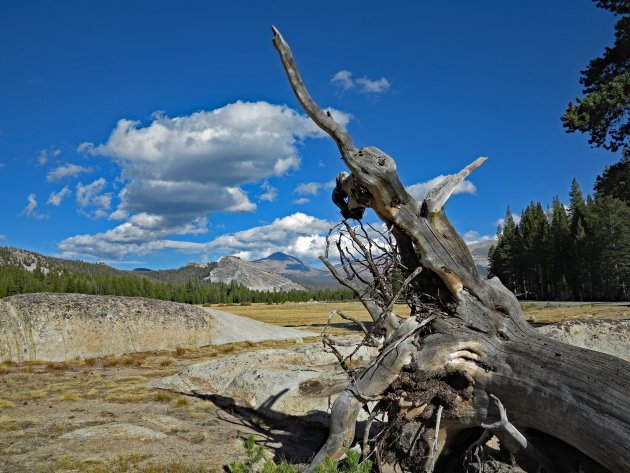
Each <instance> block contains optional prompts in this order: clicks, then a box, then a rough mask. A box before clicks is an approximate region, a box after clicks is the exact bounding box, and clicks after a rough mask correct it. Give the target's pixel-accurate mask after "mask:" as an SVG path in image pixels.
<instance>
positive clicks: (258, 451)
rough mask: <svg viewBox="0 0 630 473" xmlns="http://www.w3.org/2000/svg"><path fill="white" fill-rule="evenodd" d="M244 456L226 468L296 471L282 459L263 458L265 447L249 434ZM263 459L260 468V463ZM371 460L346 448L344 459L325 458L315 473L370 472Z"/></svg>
mask: <svg viewBox="0 0 630 473" xmlns="http://www.w3.org/2000/svg"><path fill="white" fill-rule="evenodd" d="M243 446H244V447H245V454H246V458H245V460H244V461H242V462H236V461H234V462H230V464H229V465H228V469H229V470H230V472H231V473H253V472H254V471H260V473H297V470H296V468H295V466H293V465H291V464H290V463H287V462H286V461H285V460H283V461H282V462H281V463H279V464H276V463H274V462H273V461H272V460H265V449H264V447H263V446H262V445H256V442H255V441H254V436H253V435H250V436H249V437H247V440H245V442H243ZM263 461H264V464H263V465H262V468H260V464H261V463H262V462H263ZM371 471H372V462H371V461H370V460H364V461H361V452H360V451H357V450H348V451H347V452H346V458H345V460H344V461H343V462H342V463H341V464H339V463H338V462H337V461H336V460H333V459H332V458H326V460H324V462H323V463H322V464H320V465H319V466H318V467H317V468H316V469H315V472H316V473H370V472H371Z"/></svg>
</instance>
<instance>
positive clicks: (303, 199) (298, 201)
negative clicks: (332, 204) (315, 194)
mask: <svg viewBox="0 0 630 473" xmlns="http://www.w3.org/2000/svg"><path fill="white" fill-rule="evenodd" d="M310 201H311V199H308V198H306V197H300V198H299V199H295V200H294V201H293V203H294V204H296V205H303V204H308V203H309V202H310Z"/></svg>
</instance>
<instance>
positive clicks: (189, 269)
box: [140, 263, 216, 284]
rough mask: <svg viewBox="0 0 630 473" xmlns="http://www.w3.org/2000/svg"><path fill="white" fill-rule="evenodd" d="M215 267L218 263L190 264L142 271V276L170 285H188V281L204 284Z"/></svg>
mask: <svg viewBox="0 0 630 473" xmlns="http://www.w3.org/2000/svg"><path fill="white" fill-rule="evenodd" d="M215 266H216V263H188V264H187V265H186V266H182V267H181V268H177V269H156V270H153V271H142V272H140V274H141V275H142V276H144V277H147V278H149V279H153V280H155V281H160V282H167V283H170V284H186V283H187V282H188V281H193V282H201V283H203V281H204V280H206V279H207V278H208V275H209V274H210V271H211V270H212V268H214V267H215Z"/></svg>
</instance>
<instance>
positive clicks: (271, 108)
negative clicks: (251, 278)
mask: <svg viewBox="0 0 630 473" xmlns="http://www.w3.org/2000/svg"><path fill="white" fill-rule="evenodd" d="M333 112H334V114H335V119H336V120H337V121H338V122H339V123H340V124H342V125H344V126H345V125H346V124H347V123H348V120H349V118H350V116H349V115H348V114H345V113H343V112H339V111H333ZM309 137H310V138H324V137H326V135H325V134H324V132H322V131H321V130H320V129H319V128H318V127H317V126H316V125H315V124H314V123H313V122H312V121H311V120H310V118H308V117H307V116H305V115H301V114H299V113H297V112H295V111H294V110H292V109H291V108H289V107H287V106H281V105H273V104H270V103H267V102H240V101H239V102H236V103H232V104H229V105H226V106H224V107H221V108H218V109H215V110H211V111H200V112H196V113H193V114H191V115H187V116H180V117H173V118H170V117H166V116H164V115H160V114H157V115H155V116H154V117H153V119H152V121H151V122H150V123H149V124H148V125H146V126H142V125H141V124H140V123H139V122H135V121H131V120H125V119H123V120H120V121H119V122H118V124H117V126H116V128H115V129H114V130H113V131H112V133H111V135H110V137H109V139H108V140H107V142H106V143H104V144H101V145H98V146H94V145H91V144H89V143H84V144H83V145H81V146H80V147H79V148H80V150H81V151H83V152H89V153H92V154H100V155H103V156H107V157H110V158H111V159H112V160H113V161H115V162H116V163H117V164H118V165H119V166H120V168H121V170H122V175H121V176H122V179H123V181H124V188H123V190H122V192H121V193H120V199H121V202H120V205H119V206H118V207H119V208H120V209H124V210H126V211H128V212H130V213H133V212H145V213H150V214H159V215H164V216H166V217H170V216H172V217H173V218H178V219H179V218H181V217H182V215H184V214H185V215H187V216H188V218H189V220H191V221H192V220H193V219H195V218H199V217H204V216H206V215H207V213H208V212H212V211H226V210H227V211H233V212H237V211H240V212H242V211H247V212H249V211H252V210H255V208H256V204H254V203H252V202H250V201H249V200H248V196H247V194H246V193H245V192H244V191H243V190H242V189H241V185H243V184H246V183H253V182H259V181H261V180H263V179H266V178H268V177H270V176H274V175H275V176H280V175H284V174H286V173H287V172H289V171H291V170H294V169H297V168H298V167H299V165H300V156H299V151H298V145H299V143H300V142H301V141H302V140H303V139H305V138H309ZM272 195H273V192H272V193H271V194H267V195H266V198H271V196H272ZM263 200H265V199H263Z"/></svg>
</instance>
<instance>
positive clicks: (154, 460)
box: [0, 339, 325, 473]
mask: <svg viewBox="0 0 630 473" xmlns="http://www.w3.org/2000/svg"><path fill="white" fill-rule="evenodd" d="M308 341H310V340H309V339H305V342H308ZM294 343H295V342H294V341H287V342H264V343H260V344H255V345H254V344H252V343H238V344H230V345H223V346H220V347H215V348H212V347H206V348H202V349H198V350H188V351H185V350H178V352H177V353H174V352H161V353H138V354H133V355H126V356H118V357H108V358H103V359H98V360H85V361H76V362H72V363H28V364H21V365H18V364H7V363H3V364H0V472H2V473H24V472H42V473H44V472H94V473H100V472H110V471H111V472H132V471H133V472H135V471H141V472H146V473H151V472H175V473H178V472H181V473H185V472H206V471H221V470H222V469H223V467H224V466H225V465H227V463H228V462H230V461H233V460H236V459H238V458H239V456H242V453H243V452H244V450H243V448H242V444H243V440H244V439H245V438H247V436H248V435H250V434H254V435H255V438H256V440H257V441H259V442H263V443H264V444H265V445H266V447H267V450H268V453H269V454H270V455H271V456H275V457H276V459H282V458H284V457H286V458H290V459H292V460H294V461H296V462H301V461H306V460H307V456H308V454H309V453H311V452H310V450H306V448H305V447H306V444H308V443H311V442H314V443H315V444H317V443H319V442H322V441H323V440H324V438H325V437H324V436H325V432H324V430H323V428H319V429H317V428H315V429H311V430H312V439H304V438H298V436H297V435H293V433H295V432H292V429H293V430H294V429H298V428H300V427H301V426H300V425H299V419H294V422H289V421H288V420H287V421H285V422H275V423H273V424H269V423H267V422H266V421H265V420H264V419H261V418H258V417H257V416H255V415H254V414H252V413H249V412H234V411H233V410H232V409H231V408H229V407H225V406H224V408H221V407H218V406H217V405H215V404H214V403H213V402H210V401H207V400H203V399H199V398H196V397H192V396H179V395H176V394H173V393H170V392H167V391H161V390H152V389H149V388H147V383H148V382H149V381H150V380H152V379H155V378H156V377H162V376H167V375H170V374H174V373H176V372H178V371H180V370H181V369H182V368H184V367H185V366H188V365H190V364H192V363H197V362H201V361H206V360H209V359H212V358H215V357H218V356H226V355H232V354H236V353H243V352H247V351H251V350H256V349H262V348H273V347H278V348H280V347H286V346H290V345H292V344H294ZM305 440H306V442H305Z"/></svg>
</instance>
